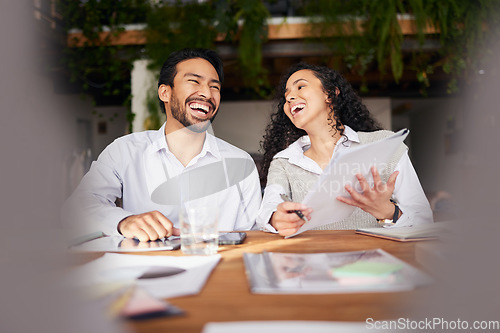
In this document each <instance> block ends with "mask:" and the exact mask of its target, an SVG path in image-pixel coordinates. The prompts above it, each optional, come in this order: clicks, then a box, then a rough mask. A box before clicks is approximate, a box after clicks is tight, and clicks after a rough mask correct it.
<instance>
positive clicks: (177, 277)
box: [69, 253, 220, 298]
mask: <svg viewBox="0 0 500 333" xmlns="http://www.w3.org/2000/svg"><path fill="white" fill-rule="evenodd" d="M219 261H220V255H214V256H189V257H188V256H182V257H173V256H142V255H133V254H119V253H106V254H105V255H104V256H102V257H101V258H98V259H96V260H93V261H91V262H89V263H87V264H85V265H83V266H81V267H78V268H76V269H75V270H74V271H72V272H71V274H70V275H71V276H69V281H70V282H71V284H72V285H73V286H76V287H92V286H99V285H103V284H109V283H123V282H127V281H128V282H130V281H134V280H135V283H136V285H137V286H138V287H140V288H143V289H144V290H146V291H147V292H148V293H149V294H150V295H152V296H154V297H157V298H170V297H178V296H185V295H194V294H198V293H199V292H200V291H201V289H202V288H203V286H204V285H205V282H206V281H207V279H208V277H209V275H210V273H211V272H212V270H213V269H214V268H215V266H216V265H217V263H218V262H219ZM159 266H164V267H168V268H172V269H184V270H185V271H183V272H180V273H177V274H174V275H170V276H165V277H157V278H148V279H138V278H139V277H140V276H141V275H143V274H144V273H145V272H147V271H148V270H149V269H150V268H151V267H159Z"/></svg>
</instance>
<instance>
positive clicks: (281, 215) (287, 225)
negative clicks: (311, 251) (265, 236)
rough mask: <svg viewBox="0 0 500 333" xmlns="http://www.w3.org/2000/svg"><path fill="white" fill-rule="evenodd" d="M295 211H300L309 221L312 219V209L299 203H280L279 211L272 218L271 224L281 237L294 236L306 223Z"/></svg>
mask: <svg viewBox="0 0 500 333" xmlns="http://www.w3.org/2000/svg"><path fill="white" fill-rule="evenodd" d="M295 210H300V211H302V214H304V215H305V216H306V217H307V218H308V219H310V218H311V215H310V214H311V212H312V209H311V208H308V207H307V206H305V205H303V204H301V203H298V202H289V201H285V202H282V203H280V204H279V205H278V207H277V210H276V211H275V212H274V213H273V215H272V216H271V220H270V221H269V223H271V225H272V226H273V227H274V229H276V230H277V231H278V233H279V234H280V235H281V236H290V235H292V234H294V233H295V232H297V231H298V230H299V229H300V227H302V225H303V224H304V223H305V221H304V220H303V219H301V218H300V217H299V216H298V215H297V214H295V213H294V211H295Z"/></svg>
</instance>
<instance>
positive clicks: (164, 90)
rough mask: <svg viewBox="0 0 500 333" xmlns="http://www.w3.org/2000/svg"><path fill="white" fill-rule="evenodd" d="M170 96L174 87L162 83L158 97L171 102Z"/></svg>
mask: <svg viewBox="0 0 500 333" xmlns="http://www.w3.org/2000/svg"><path fill="white" fill-rule="evenodd" d="M170 96H172V87H170V86H168V85H166V84H162V85H160V86H159V87H158V97H159V98H160V101H162V102H165V103H170Z"/></svg>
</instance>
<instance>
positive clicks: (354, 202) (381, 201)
mask: <svg viewBox="0 0 500 333" xmlns="http://www.w3.org/2000/svg"><path fill="white" fill-rule="evenodd" d="M371 172H372V175H373V187H370V184H368V182H367V181H366V179H365V177H363V175H361V174H357V175H356V178H357V179H358V181H359V184H360V185H361V191H362V192H361V193H360V192H357V191H356V190H355V189H354V188H353V187H352V186H350V185H346V186H345V189H346V190H347V192H349V194H350V195H351V198H346V197H340V196H339V197H337V200H339V201H341V202H343V203H346V204H348V205H351V206H355V207H359V208H361V209H362V210H364V211H365V212H367V213H369V214H371V215H373V216H374V217H375V218H376V219H392V217H393V214H394V204H393V203H391V201H390V199H391V197H392V193H393V192H394V186H395V185H396V178H397V177H398V174H399V171H395V172H394V173H393V174H392V175H391V176H390V177H389V179H388V180H387V183H384V182H383V181H382V179H380V175H379V173H378V170H377V168H376V167H372V168H371Z"/></svg>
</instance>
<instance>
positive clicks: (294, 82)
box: [285, 79, 309, 93]
mask: <svg viewBox="0 0 500 333" xmlns="http://www.w3.org/2000/svg"><path fill="white" fill-rule="evenodd" d="M300 81H306V82H309V81H307V80H306V79H297V80H295V81H293V83H292V86H294V85H296V84H297V83H299V82H300ZM288 90H289V89H288V88H286V89H285V93H286V92H288Z"/></svg>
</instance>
